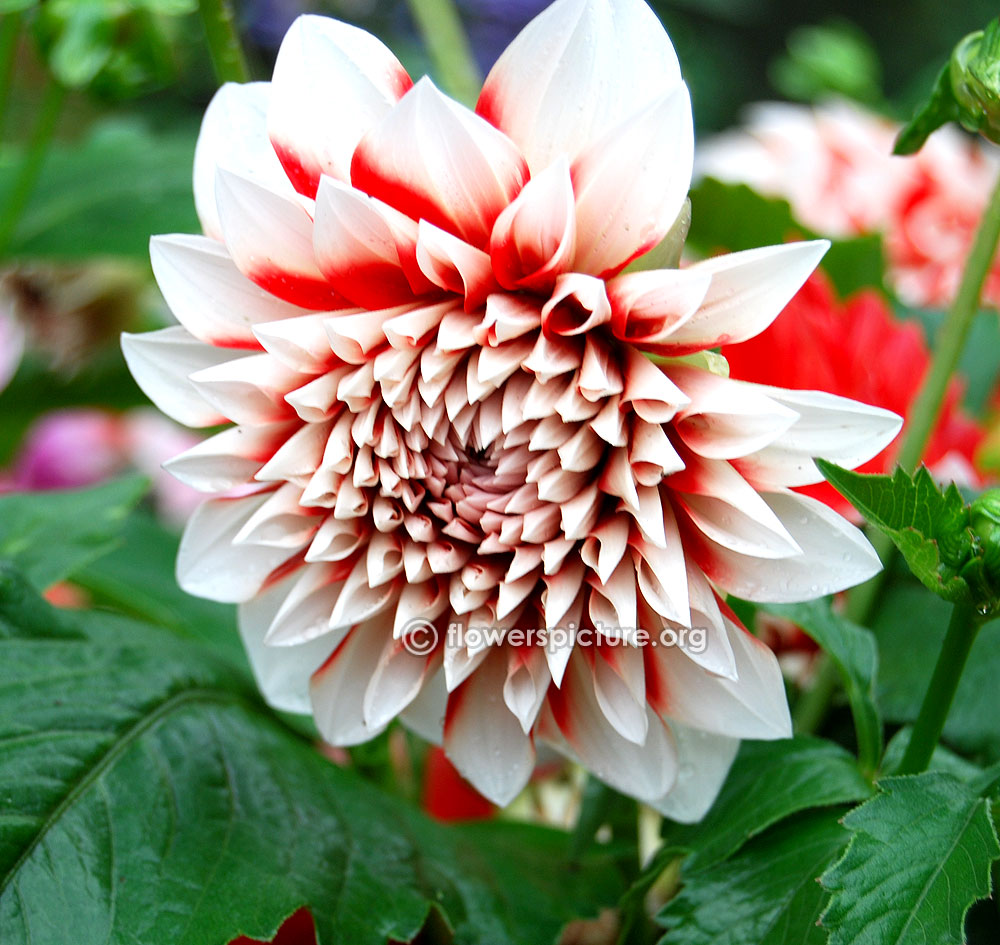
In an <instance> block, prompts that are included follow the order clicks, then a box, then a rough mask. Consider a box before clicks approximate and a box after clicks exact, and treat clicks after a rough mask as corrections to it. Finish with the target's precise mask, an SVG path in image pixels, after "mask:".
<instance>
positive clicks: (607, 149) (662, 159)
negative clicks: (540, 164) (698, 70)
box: [572, 84, 694, 277]
mask: <svg viewBox="0 0 1000 945" xmlns="http://www.w3.org/2000/svg"><path fill="white" fill-rule="evenodd" d="M693 162H694V124H693V120H692V117H691V99H690V96H689V95H688V91H687V86H685V85H683V84H681V85H678V86H676V87H675V88H674V89H673V90H672V91H670V92H669V93H668V94H667V95H665V96H664V97H663V98H661V99H659V100H658V101H655V102H653V103H651V104H649V105H648V106H646V107H645V108H644V109H642V110H641V111H638V112H636V113H635V114H634V115H631V116H630V117H629V118H627V119H626V120H625V121H624V122H622V123H621V124H619V125H616V126H615V127H612V128H610V129H608V131H607V133H606V134H605V135H604V137H602V138H601V139H600V140H599V141H597V142H595V143H594V144H593V145H591V147H589V148H588V149H587V150H586V151H584V152H583V153H582V154H581V155H580V156H579V157H578V158H577V159H576V160H575V161H574V162H573V168H572V175H573V190H574V192H575V194H576V254H575V257H574V262H573V268H574V269H575V270H576V271H577V272H587V273H592V274H593V275H595V276H602V277H603V276H607V275H611V274H614V273H616V272H618V271H619V270H621V269H622V268H623V267H624V266H625V264H626V263H628V262H630V261H631V260H633V259H635V258H636V257H637V256H640V255H642V254H643V253H645V252H646V251H647V250H649V249H652V248H653V247H654V246H655V245H656V244H657V243H659V242H660V240H662V239H663V237H664V236H665V235H666V234H667V232H668V231H669V230H670V228H671V227H672V226H673V225H674V221H675V220H676V219H677V214H678V213H679V212H680V209H681V207H682V206H683V204H684V200H685V198H686V197H687V192H688V188H689V187H690V186H691V167H692V164H693Z"/></svg>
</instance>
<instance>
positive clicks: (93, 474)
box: [4, 407, 200, 523]
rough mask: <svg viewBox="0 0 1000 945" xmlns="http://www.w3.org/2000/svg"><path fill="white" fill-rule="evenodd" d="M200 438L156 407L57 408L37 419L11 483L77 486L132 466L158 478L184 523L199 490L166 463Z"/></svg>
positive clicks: (169, 509)
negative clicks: (170, 472)
mask: <svg viewBox="0 0 1000 945" xmlns="http://www.w3.org/2000/svg"><path fill="white" fill-rule="evenodd" d="M197 442H199V438H198V437H196V436H193V435H192V434H191V433H190V432H189V431H187V430H184V429H183V428H181V427H178V426H177V425H176V424H175V423H172V422H171V421H169V420H167V419H166V418H165V417H163V416H162V415H160V414H159V413H157V412H156V411H155V410H151V409H147V408H140V409H136V410H130V411H127V412H125V413H114V412H112V411H110V410H103V409H99V408H96V407H72V408H68V409H65V410H53V411H51V412H50V413H47V414H45V415H44V416H43V417H41V418H40V419H39V420H37V421H36V422H35V423H34V424H33V425H32V426H31V428H30V429H29V430H28V432H27V434H26V435H25V438H24V442H23V443H22V444H21V447H20V449H19V451H18V454H17V456H16V457H15V459H14V463H13V466H12V468H11V469H10V470H9V471H8V474H7V477H6V479H5V482H4V487H5V488H8V489H25V490H27V489H71V488H78V487H81V486H88V485H92V484H94V483H97V482H102V481H103V480H105V479H110V478H111V477H113V476H118V475H121V474H123V473H125V472H128V471H130V470H131V471H136V472H141V473H145V474H146V475H147V476H150V477H151V478H152V479H153V494H154V496H155V499H156V503H157V506H158V509H159V511H160V513H161V515H163V517H164V518H165V519H166V520H167V521H168V522H174V523H180V522H182V521H184V520H185V519H186V518H187V517H188V516H189V515H190V514H191V512H192V511H193V510H194V508H195V506H196V505H197V504H198V502H199V500H200V496H199V494H198V493H197V492H196V491H195V490H193V489H192V488H191V487H190V486H186V485H184V484H183V483H181V482H178V481H177V480H176V479H175V478H174V477H173V476H169V475H167V474H165V473H164V472H163V470H162V469H161V468H160V467H161V465H162V464H163V462H164V460H166V459H168V458H169V457H171V456H174V455H176V454H177V452H178V451H179V450H185V449H190V448H191V447H192V446H194V445H195V444H196V443H197Z"/></svg>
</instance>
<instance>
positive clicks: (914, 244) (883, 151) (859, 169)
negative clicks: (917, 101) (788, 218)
mask: <svg viewBox="0 0 1000 945" xmlns="http://www.w3.org/2000/svg"><path fill="white" fill-rule="evenodd" d="M898 131H899V128H898V126H897V125H895V124H893V123H892V122H890V121H887V120H885V119H883V118H881V117H879V116H877V115H874V114H871V113H869V112H865V111H863V110H862V109H860V108H858V107H857V106H855V105H850V104H848V103H846V102H830V103H827V104H825V105H822V106H818V107H816V108H810V107H808V106H805V105H791V104H787V103H780V104H779V103H767V104H761V105H757V106H755V107H753V108H752V109H750V112H749V116H748V120H747V122H746V125H745V127H744V128H743V129H741V130H737V131H730V132H726V133H724V134H721V135H718V136H716V137H715V138H714V139H712V140H710V141H708V142H707V143H705V144H704V145H703V146H701V147H700V148H699V153H698V159H697V173H698V174H699V175H704V176H708V177H715V178H717V179H719V180H723V181H730V182H738V183H746V184H748V185H749V186H751V187H753V188H754V189H755V190H757V191H759V192H760V193H762V194H766V195H768V196H774V197H783V198H785V199H786V200H788V202H789V203H790V204H791V207H792V213H793V214H794V216H795V217H796V219H797V220H798V221H799V222H800V223H802V224H804V225H805V226H808V227H810V228H811V229H813V230H815V231H817V232H819V233H825V234H827V235H828V236H835V237H851V236H860V235H864V234H869V233H881V234H883V236H884V239H885V249H886V256H887V263H888V279H889V283H890V284H891V285H892V287H893V289H894V290H895V291H896V292H897V293H898V295H899V297H900V298H901V299H903V300H904V301H905V302H907V303H909V304H910V305H916V306H922V307H944V306H946V305H948V303H949V302H950V301H951V299H952V298H953V296H954V294H955V291H956V290H957V288H958V282H959V280H960V278H961V275H962V267H963V265H964V263H965V259H966V256H967V255H968V252H969V249H970V247H971V246H972V240H973V237H974V236H975V232H976V228H977V226H978V224H979V219H980V217H981V216H982V214H983V210H984V209H985V207H986V201H987V198H988V195H989V194H990V192H991V191H992V189H993V182H994V180H995V179H996V176H997V174H998V172H1000V158H998V157H997V155H996V154H995V153H994V152H993V151H992V150H990V149H989V148H988V146H985V145H984V144H983V143H982V141H980V140H979V139H973V138H970V137H969V136H968V135H965V134H963V133H962V132H961V131H959V130H958V129H957V128H954V127H950V126H949V127H944V128H941V129H939V130H938V131H936V132H935V133H934V134H933V135H932V136H931V137H930V138H929V139H928V141H927V143H926V144H925V145H924V147H923V148H922V149H921V150H920V151H919V152H918V153H917V154H915V155H912V156H909V157H896V156H894V155H893V154H892V147H893V142H894V141H895V138H896V134H897V132H898ZM983 297H984V298H985V299H986V300H987V301H989V302H991V303H993V304H998V303H1000V263H996V264H995V265H994V268H993V270H992V272H991V273H990V275H989V276H988V277H987V280H986V285H985V287H984V291H983Z"/></svg>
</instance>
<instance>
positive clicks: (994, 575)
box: [969, 489, 1000, 594]
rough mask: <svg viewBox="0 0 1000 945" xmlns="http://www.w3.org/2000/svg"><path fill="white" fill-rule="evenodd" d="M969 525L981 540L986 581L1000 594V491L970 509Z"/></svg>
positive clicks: (977, 501) (978, 500) (986, 493)
mask: <svg viewBox="0 0 1000 945" xmlns="http://www.w3.org/2000/svg"><path fill="white" fill-rule="evenodd" d="M969 512H970V520H969V525H970V527H971V528H972V534H973V535H975V536H976V538H977V539H978V540H979V548H980V554H981V556H982V561H983V568H984V570H985V573H986V579H987V581H989V584H990V586H991V588H993V593H994V594H998V593H1000V489H990V490H989V491H987V492H984V493H983V494H982V495H981V496H979V498H977V499H976V500H975V501H974V502H973V503H972V506H971V507H970V509H969Z"/></svg>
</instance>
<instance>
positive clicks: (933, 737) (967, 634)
mask: <svg viewBox="0 0 1000 945" xmlns="http://www.w3.org/2000/svg"><path fill="white" fill-rule="evenodd" d="M983 623H984V620H983V618H982V617H981V616H980V615H979V613H978V612H977V611H976V609H975V607H973V606H972V605H971V604H965V603H962V604H956V605H955V608H954V610H952V612H951V622H950V623H949V625H948V633H947V635H946V636H945V638H944V644H943V645H942V647H941V652H940V654H939V655H938V660H937V664H936V665H935V666H934V674H933V675H932V676H931V681H930V683H929V684H928V686H927V691H926V693H924V701H923V703H922V704H921V706H920V714H919V715H918V716H917V721H916V724H915V725H914V726H913V732H912V734H911V735H910V742H909V744H908V745H907V747H906V752H905V754H904V755H903V760H902V762H901V763H900V766H899V770H898V771H897V772H896V773H897V774H919V773H920V772H921V771H924V770H926V768H927V765H928V764H929V763H930V760H931V755H933V754H934V748H935V747H936V746H937V743H938V739H940V737H941V732H942V731H943V730H944V723H945V720H946V719H947V718H948V711H949V709H951V704H952V702H953V701H954V699H955V693H956V691H957V690H958V683H959V681H960V680H961V678H962V671H963V670H964V669H965V664H966V662H967V661H968V658H969V651H970V650H971V649H972V644H973V643H974V642H975V640H976V634H977V633H978V632H979V628H980V627H981V626H982V625H983Z"/></svg>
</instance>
